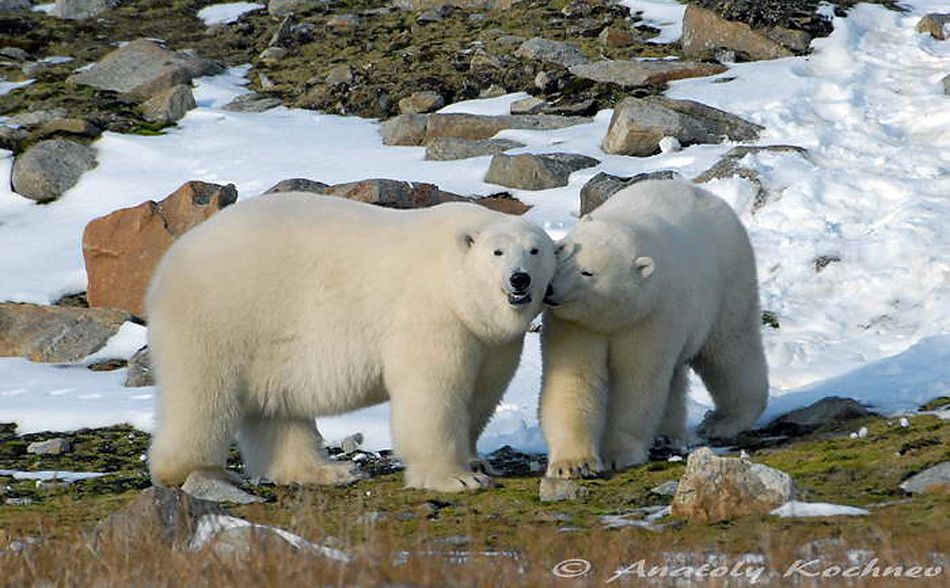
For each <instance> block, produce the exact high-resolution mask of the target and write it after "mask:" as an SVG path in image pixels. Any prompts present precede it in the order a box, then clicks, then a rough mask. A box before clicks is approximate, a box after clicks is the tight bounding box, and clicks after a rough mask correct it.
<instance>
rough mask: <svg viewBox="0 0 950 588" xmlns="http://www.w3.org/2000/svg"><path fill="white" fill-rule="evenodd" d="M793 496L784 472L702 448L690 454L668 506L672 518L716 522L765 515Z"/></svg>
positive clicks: (792, 488) (792, 490)
mask: <svg viewBox="0 0 950 588" xmlns="http://www.w3.org/2000/svg"><path fill="white" fill-rule="evenodd" d="M794 494H795V487H794V485H793V483H792V479H791V478H790V477H789V475H788V474H786V473H785V472H781V471H779V470H776V469H774V468H770V467H768V466H765V465H762V464H758V463H752V462H751V461H749V460H748V459H742V458H736V457H718V456H717V455H715V454H714V453H713V451H712V450H711V449H710V448H708V447H701V448H699V449H697V450H696V451H694V452H692V453H691V454H690V455H689V459H688V460H687V461H686V471H685V472H684V473H683V477H682V478H681V479H680V482H679V487H678V488H677V489H676V495H675V496H674V497H673V503H672V505H671V507H672V514H673V515H674V516H679V517H683V518H687V519H690V520H693V521H698V522H716V521H724V520H731V519H734V518H738V517H740V516H744V515H750V514H758V515H762V514H768V513H770V512H772V510H774V509H776V508H778V507H779V506H781V505H783V504H785V503H786V502H788V501H789V500H791V499H792V498H793V496H794Z"/></svg>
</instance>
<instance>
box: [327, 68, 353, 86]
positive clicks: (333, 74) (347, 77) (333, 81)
mask: <svg viewBox="0 0 950 588" xmlns="http://www.w3.org/2000/svg"><path fill="white" fill-rule="evenodd" d="M326 82H327V83H328V84H330V85H331V86H338V85H340V84H352V83H353V70H351V69H350V66H348V65H337V66H335V67H332V68H330V71H329V72H327V77H326Z"/></svg>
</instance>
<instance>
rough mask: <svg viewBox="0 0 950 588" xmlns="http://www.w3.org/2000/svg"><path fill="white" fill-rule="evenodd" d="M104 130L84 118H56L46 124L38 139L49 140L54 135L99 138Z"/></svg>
mask: <svg viewBox="0 0 950 588" xmlns="http://www.w3.org/2000/svg"><path fill="white" fill-rule="evenodd" d="M100 134H102V129H100V128H99V127H98V126H96V125H94V124H93V123H91V122H89V121H88V120H86V119H82V118H56V119H53V120H51V121H49V122H48V123H46V124H44V125H43V126H42V127H40V129H39V130H38V131H36V135H35V136H36V137H38V138H47V137H51V136H53V135H76V136H79V137H98V136H99V135H100Z"/></svg>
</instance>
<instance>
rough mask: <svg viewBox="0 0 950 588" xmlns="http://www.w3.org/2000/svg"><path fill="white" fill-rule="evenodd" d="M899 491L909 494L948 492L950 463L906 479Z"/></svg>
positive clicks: (947, 462)
mask: <svg viewBox="0 0 950 588" xmlns="http://www.w3.org/2000/svg"><path fill="white" fill-rule="evenodd" d="M901 490H903V491H904V492H908V493H910V494H922V493H947V492H950V461H945V462H942V463H939V464H937V465H935V466H933V467H932V468H928V469H926V470H924V471H922V472H920V473H919V474H915V475H913V476H911V477H910V478H907V479H906V480H904V482H903V483H901Z"/></svg>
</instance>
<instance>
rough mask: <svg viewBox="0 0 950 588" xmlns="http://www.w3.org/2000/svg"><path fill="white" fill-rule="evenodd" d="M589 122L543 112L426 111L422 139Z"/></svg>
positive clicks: (478, 135)
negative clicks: (474, 112)
mask: <svg viewBox="0 0 950 588" xmlns="http://www.w3.org/2000/svg"><path fill="white" fill-rule="evenodd" d="M589 122H591V119H590V118H585V117H579V116H577V117H569V116H553V115H546V114H519V115H497V116H485V115H479V114H462V113H441V112H437V113H435V114H430V115H429V119H428V122H427V124H426V139H425V140H426V141H430V140H432V139H434V138H435V137H457V138H459V139H490V138H491V137H493V136H494V135H495V134H496V133H497V132H498V131H502V130H505V129H521V130H538V131H542V130H553V129H562V128H565V127H570V126H574V125H579V124H584V123H589Z"/></svg>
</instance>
